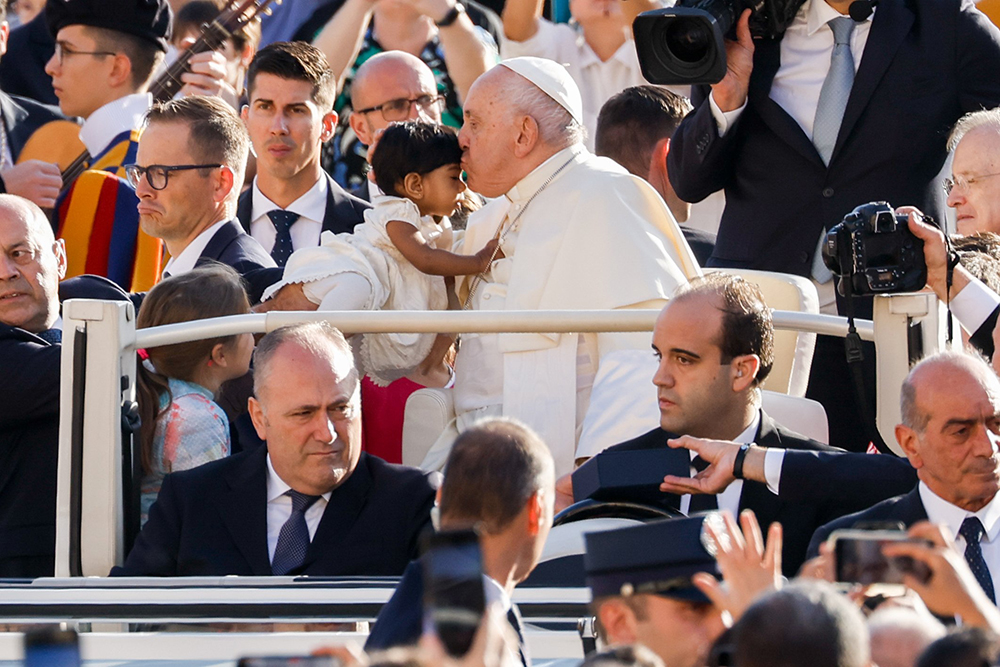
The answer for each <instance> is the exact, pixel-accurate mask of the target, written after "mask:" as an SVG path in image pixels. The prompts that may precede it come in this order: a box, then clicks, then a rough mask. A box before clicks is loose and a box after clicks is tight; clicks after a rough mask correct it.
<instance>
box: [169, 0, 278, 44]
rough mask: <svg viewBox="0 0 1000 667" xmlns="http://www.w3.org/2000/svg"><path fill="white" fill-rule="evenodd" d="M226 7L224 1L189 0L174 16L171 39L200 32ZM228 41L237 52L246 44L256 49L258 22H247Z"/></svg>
mask: <svg viewBox="0 0 1000 667" xmlns="http://www.w3.org/2000/svg"><path fill="white" fill-rule="evenodd" d="M228 6H229V3H228V2H226V0H189V2H188V3H187V4H186V5H184V6H183V7H181V8H180V10H178V12H177V13H176V14H174V25H173V32H172V35H171V38H172V39H174V40H176V39H178V38H179V37H181V36H183V35H184V34H185V33H187V32H200V31H201V26H203V25H204V24H206V23H211V22H212V21H214V20H215V19H217V18H219V16H221V15H222V12H223V11H224V10H225V9H226V8H227V7H228ZM229 41H230V42H232V44H233V48H234V49H236V50H237V51H242V50H243V49H244V48H246V45H247V44H253V46H254V48H256V47H257V45H258V44H260V21H257V20H254V21H250V22H248V23H247V24H246V25H245V26H244V27H243V29H242V30H240V31H238V32H236V33H235V34H233V35H231V36H230V37H229Z"/></svg>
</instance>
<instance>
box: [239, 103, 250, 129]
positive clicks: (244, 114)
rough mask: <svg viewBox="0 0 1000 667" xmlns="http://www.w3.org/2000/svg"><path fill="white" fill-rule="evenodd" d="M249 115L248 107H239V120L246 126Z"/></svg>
mask: <svg viewBox="0 0 1000 667" xmlns="http://www.w3.org/2000/svg"><path fill="white" fill-rule="evenodd" d="M249 115H250V106H249V105H246V104H244V105H243V106H241V107H240V120H242V121H243V124H244V125H246V124H247V116H249Z"/></svg>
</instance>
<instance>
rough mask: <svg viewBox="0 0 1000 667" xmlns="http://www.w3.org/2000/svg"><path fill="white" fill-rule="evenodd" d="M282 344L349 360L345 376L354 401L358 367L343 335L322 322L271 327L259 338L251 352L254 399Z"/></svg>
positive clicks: (320, 354)
mask: <svg viewBox="0 0 1000 667" xmlns="http://www.w3.org/2000/svg"><path fill="white" fill-rule="evenodd" d="M285 343H289V344H293V345H297V346H298V347H300V348H302V349H304V350H306V351H308V352H310V353H312V354H314V355H316V356H318V357H324V358H326V359H329V360H331V361H336V360H338V359H340V358H344V359H346V360H347V361H348V362H349V363H350V371H349V372H348V373H347V376H346V377H348V378H350V381H351V384H352V385H353V388H352V389H351V396H352V399H351V401H352V402H355V401H356V400H357V398H358V393H359V392H358V389H359V388H360V386H361V378H360V377H358V369H357V367H356V366H355V365H354V352H353V351H352V350H351V345H350V343H348V342H347V339H346V338H344V334H342V333H340V331H339V330H338V329H337V328H336V327H335V326H333V325H332V324H330V323H329V322H326V321H322V322H304V323H301V324H292V325H290V326H287V327H281V328H280V329H275V330H274V331H272V332H271V333H269V334H267V335H266V336H264V337H263V338H261V340H260V342H259V343H257V349H256V350H254V354H253V363H254V369H253V393H254V396H256V397H257V398H258V400H259V399H260V397H261V390H262V389H263V388H264V385H265V384H267V380H268V376H269V375H270V372H271V361H272V360H273V359H274V355H275V354H276V353H277V352H278V349H279V348H281V346H282V345H284V344H285Z"/></svg>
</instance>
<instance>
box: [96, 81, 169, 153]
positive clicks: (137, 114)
mask: <svg viewBox="0 0 1000 667" xmlns="http://www.w3.org/2000/svg"><path fill="white" fill-rule="evenodd" d="M151 106H153V96H152V95H151V94H150V93H136V94H134V95H126V96H125V97H119V98H118V99H117V100H113V101H111V102H108V103H107V104H105V105H104V106H102V107H101V108H100V109H98V110H97V111H95V112H94V113H92V114H90V117H89V118H88V119H87V120H85V121H83V127H82V128H80V141H82V142H83V145H84V146H86V147H87V151H88V152H90V154H91V155H98V154H100V153H101V151H103V150H104V149H106V148H107V147H108V146H109V145H110V144H111V141H112V140H113V139H114V138H115V137H117V136H118V135H119V134H121V133H122V132H125V131H132V130H137V129H139V128H140V127H142V123H143V119H144V118H145V117H146V112H147V111H149V107H151Z"/></svg>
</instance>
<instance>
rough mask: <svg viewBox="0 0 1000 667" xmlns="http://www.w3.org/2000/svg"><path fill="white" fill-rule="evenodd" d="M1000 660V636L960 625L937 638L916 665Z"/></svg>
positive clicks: (969, 665) (963, 665) (951, 666)
mask: <svg viewBox="0 0 1000 667" xmlns="http://www.w3.org/2000/svg"><path fill="white" fill-rule="evenodd" d="M998 660H1000V639H998V637H997V636H996V635H995V634H993V633H992V632H990V631H989V630H984V629H982V628H969V627H966V628H960V629H957V630H954V631H952V632H949V633H948V634H947V635H945V636H944V637H941V638H940V639H938V640H935V641H934V642H932V643H931V645H930V646H928V647H927V648H926V649H924V652H923V653H921V654H920V657H919V658H917V663H916V665H915V667H992V666H993V665H996V664H997V661H998Z"/></svg>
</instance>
